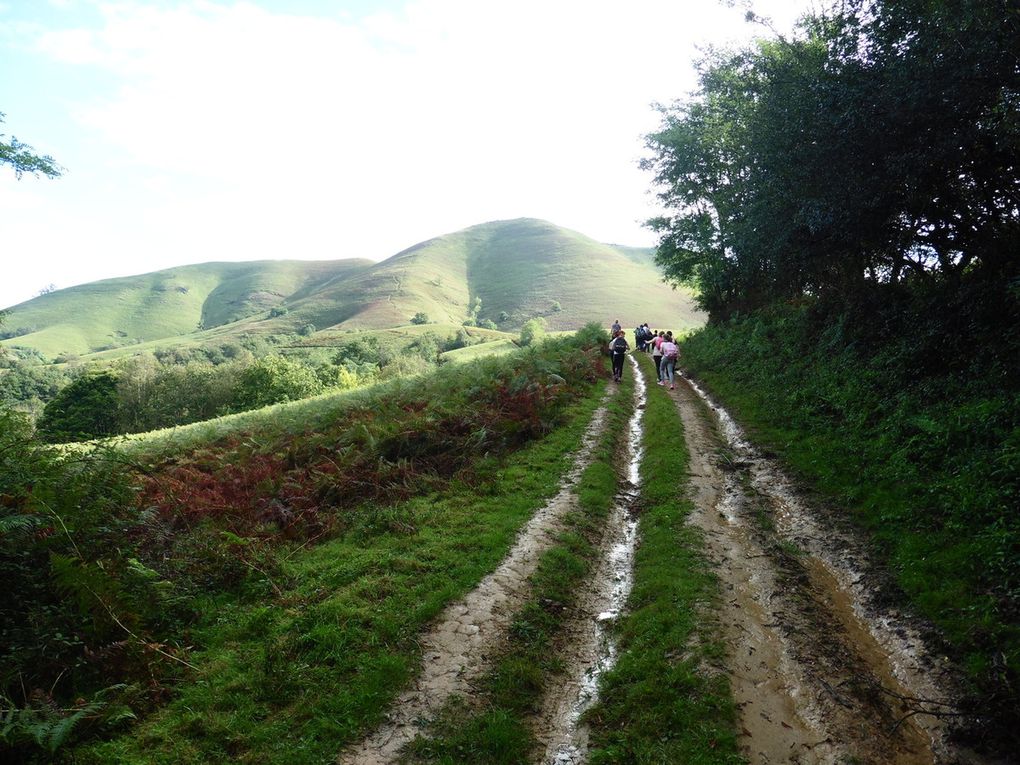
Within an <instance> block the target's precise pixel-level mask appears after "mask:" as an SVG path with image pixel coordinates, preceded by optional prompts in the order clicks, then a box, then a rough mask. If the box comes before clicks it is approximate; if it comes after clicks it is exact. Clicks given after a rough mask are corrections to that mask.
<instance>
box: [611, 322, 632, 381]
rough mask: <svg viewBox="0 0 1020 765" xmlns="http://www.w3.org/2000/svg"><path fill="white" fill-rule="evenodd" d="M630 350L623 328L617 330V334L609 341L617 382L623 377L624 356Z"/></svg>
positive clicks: (614, 376) (614, 375) (614, 377)
mask: <svg viewBox="0 0 1020 765" xmlns="http://www.w3.org/2000/svg"><path fill="white" fill-rule="evenodd" d="M629 350H630V345H629V344H628V343H627V338H626V337H624V334H623V330H622V329H619V330H617V331H616V336H615V337H614V338H613V339H612V340H610V341H609V355H610V356H611V357H612V359H613V380H615V381H616V382H620V380H622V379H623V358H624V356H626V355H627V351H629Z"/></svg>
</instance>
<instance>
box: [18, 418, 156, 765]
mask: <svg viewBox="0 0 1020 765" xmlns="http://www.w3.org/2000/svg"><path fill="white" fill-rule="evenodd" d="M112 456H113V455H112V454H111V453H110V452H109V450H106V449H96V450H94V451H93V452H91V453H89V454H74V455H72V454H67V453H64V452H61V451H59V450H56V449H53V448H51V447H47V446H45V445H43V444H41V443H40V442H38V441H37V440H36V439H35V438H33V436H32V431H31V427H30V426H29V424H28V422H27V421H26V420H25V419H24V418H23V417H21V416H20V415H17V414H15V413H12V412H10V411H6V410H0V487H3V488H2V493H0V577H3V581H4V583H5V587H4V588H3V590H2V591H0V703H2V706H3V709H2V710H0V752H5V753H6V755H7V757H8V758H11V757H14V758H15V759H14V760H13V761H22V760H21V758H22V757H25V758H26V759H30V752H32V751H40V750H41V751H44V752H47V753H52V752H54V751H55V750H56V749H58V748H60V747H61V746H63V745H64V744H66V743H67V742H68V741H70V740H71V739H72V738H76V737H80V736H82V735H86V734H94V733H95V732H98V731H101V730H105V729H107V728H109V727H111V726H116V725H117V724H119V723H121V722H123V721H124V720H126V719H128V718H129V717H130V716H131V715H132V713H131V711H130V709H129V707H128V705H129V704H130V705H134V706H136V707H139V708H143V707H145V706H146V705H148V704H149V703H151V702H152V701H153V700H154V699H155V698H158V697H159V695H160V693H162V681H163V679H165V678H167V677H168V675H169V674H172V673H173V672H174V662H173V660H172V656H173V653H174V652H175V650H176V649H174V648H172V647H170V646H168V645H159V644H157V643H156V642H155V641H152V640H151V638H150V637H149V636H150V634H151V633H150V630H152V629H155V628H157V625H158V626H159V627H163V628H165V626H166V625H167V623H168V622H171V621H172V620H173V618H174V609H173V608H172V607H170V604H169V603H168V601H167V599H166V597H165V590H164V585H165V583H164V582H161V581H160V580H159V578H158V577H154V576H151V573H152V572H151V571H149V570H148V569H146V568H145V567H144V566H142V565H141V564H140V563H138V562H137V561H134V562H133V561H132V559H131V558H130V548H131V546H132V545H131V542H130V537H129V535H128V533H127V532H128V529H130V528H131V527H132V526H133V525H134V524H136V523H137V516H136V511H135V509H134V500H135V495H134V494H133V492H132V491H131V489H130V484H129V482H128V480H127V475H126V471H125V470H124V469H123V468H122V467H121V464H120V462H119V461H118V460H116V459H113V458H112ZM126 677H131V678H133V679H137V680H139V681H144V687H142V686H139V685H130V686H129V685H125V684H122V683H119V682H118V680H117V679H118V678H126ZM111 680H112V681H113V682H114V685H110V682H111ZM85 699H91V700H89V701H86V700H85ZM6 761H12V760H11V759H7V760H6ZM45 761H51V760H50V759H49V758H48V757H47V758H46V759H45Z"/></svg>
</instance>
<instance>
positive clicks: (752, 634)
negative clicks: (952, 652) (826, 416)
mask: <svg viewBox="0 0 1020 765" xmlns="http://www.w3.org/2000/svg"><path fill="white" fill-rule="evenodd" d="M678 382H679V384H678V386H677V389H676V390H675V391H668V393H669V395H671V396H672V397H673V399H674V401H675V403H676V405H677V409H678V411H679V413H680V417H681V419H682V421H683V425H684V433H685V439H686V442H687V447H688V450H689V452H690V454H691V466H690V470H691V490H692V492H693V496H694V499H695V503H696V510H695V512H694V514H693V516H692V518H691V522H692V523H694V524H695V525H697V526H698V527H699V528H701V529H702V530H703V531H704V534H705V540H706V548H707V553H708V554H709V556H710V557H711V559H712V562H713V564H714V566H715V568H716V571H717V573H718V575H719V577H720V579H721V581H722V586H723V603H722V609H721V613H720V614H719V617H720V619H721V620H722V624H723V629H724V634H725V640H726V643H727V645H728V647H729V650H730V659H729V663H728V664H729V666H728V667H727V668H726V669H725V671H726V672H727V674H728V675H729V676H730V678H731V683H732V686H733V690H734V696H735V698H736V701H737V704H738V706H739V709H740V736H741V745H742V751H743V754H744V756H745V757H747V759H748V760H749V761H750V762H752V763H777V762H800V763H830V762H831V763H834V762H858V763H901V764H903V765H913V764H914V763H918V764H920V763H951V762H961V761H968V760H969V758H968V757H966V756H965V754H964V753H962V752H958V751H954V750H953V748H952V746H951V745H950V743H949V742H948V727H947V725H946V723H945V722H944V721H943V719H940V718H939V717H938V716H935V715H931V714H928V713H929V712H947V711H951V710H952V709H953V707H952V702H953V700H954V698H955V697H956V694H955V693H953V692H952V691H951V690H950V689H952V688H954V687H955V685H956V683H955V678H954V677H953V675H952V673H951V672H950V670H949V668H948V667H946V666H944V665H943V663H942V662H941V661H940V660H939V659H938V658H937V657H936V656H934V655H933V654H932V652H931V651H930V650H929V649H928V648H927V647H926V646H925V644H924V642H923V640H922V639H921V637H920V631H919V629H918V628H917V626H916V625H914V624H912V623H911V621H910V620H909V619H907V618H906V617H904V616H903V615H902V614H900V613H898V612H897V611H895V610H892V609H889V608H887V607H883V606H882V605H880V602H881V600H882V599H881V598H879V597H878V586H879V584H880V578H879V577H878V576H877V575H874V574H873V570H872V566H871V565H870V564H869V562H868V560H867V554H866V552H865V551H864V546H863V544H862V543H861V541H860V540H858V539H856V538H855V537H854V534H853V532H852V531H850V530H849V529H847V528H841V527H840V526H839V524H838V523H837V522H836V520H835V519H834V518H832V517H829V516H827V514H826V513H824V512H823V511H821V510H817V509H812V508H810V507H809V504H808V503H807V502H806V501H804V499H802V498H801V497H799V496H798V492H797V491H796V490H795V489H794V488H793V487H792V486H791V484H790V482H789V481H788V480H787V479H786V478H785V477H784V476H783V474H782V471H781V470H780V469H779V468H778V466H777V465H776V464H775V463H774V462H773V461H771V460H769V459H767V458H765V457H764V456H762V454H761V453H760V452H759V451H758V450H757V449H756V448H755V447H754V446H753V445H752V444H751V443H749V442H748V440H747V439H746V438H745V437H744V434H743V432H742V431H741V429H740V428H739V426H737V425H736V423H735V422H734V421H733V420H732V418H730V417H729V415H728V414H727V413H726V412H725V411H724V410H722V409H721V408H720V407H718V406H716V405H714V404H713V403H712V402H711V401H710V400H709V399H708V397H707V396H706V395H705V394H704V392H703V391H701V390H700V389H699V388H697V386H696V385H694V384H692V383H690V382H689V381H687V380H680V381H678ZM921 700H924V701H921Z"/></svg>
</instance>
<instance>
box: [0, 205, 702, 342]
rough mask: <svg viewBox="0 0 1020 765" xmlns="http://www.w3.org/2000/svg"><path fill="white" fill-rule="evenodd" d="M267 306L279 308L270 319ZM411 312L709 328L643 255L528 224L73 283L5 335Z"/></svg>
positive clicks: (109, 336)
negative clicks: (359, 256)
mask: <svg viewBox="0 0 1020 765" xmlns="http://www.w3.org/2000/svg"><path fill="white" fill-rule="evenodd" d="M479 301H480V302H479ZM476 306H477V309H475V307H476ZM273 308H279V309H280V315H278V316H275V317H270V316H269V312H270V310H271V309H273ZM282 309H286V312H283V310H282ZM417 313H424V314H426V315H427V316H428V317H429V319H430V320H431V321H433V322H438V323H441V324H453V325H460V324H461V323H462V322H464V321H465V320H467V319H469V318H471V317H472V316H473V318H475V319H477V320H479V321H482V320H486V319H488V320H491V321H493V322H495V323H497V324H498V325H499V328H500V329H502V330H510V331H513V330H516V329H517V328H518V327H520V325H521V324H522V323H523V322H525V321H526V320H528V319H530V318H532V317H535V316H541V317H544V318H545V320H546V321H547V323H548V326H549V328H550V329H551V330H567V329H575V328H577V327H580V326H582V325H584V324H586V323H587V322H589V321H597V322H599V323H602V324H608V323H609V322H610V321H612V319H614V318H617V317H619V318H620V319H621V320H622V321H623V323H624V324H625V325H628V326H630V325H634V324H636V323H638V322H639V321H647V322H649V323H650V324H652V325H653V326H657V327H669V328H672V329H674V330H681V329H685V328H690V327H695V326H700V325H701V324H702V323H703V316H702V314H701V313H699V312H698V311H697V310H696V309H695V308H694V307H693V301H692V299H691V296H690V295H689V294H688V293H685V292H683V291H674V290H673V289H672V288H670V287H668V286H667V285H665V284H663V283H662V281H661V278H660V276H659V275H658V273H657V272H656V270H655V268H654V265H653V263H652V256H651V252H650V251H649V250H646V249H639V248H633V247H621V246H616V245H607V244H600V243H599V242H596V241H594V240H593V239H590V238H589V237H586V236H584V235H583V234H580V233H578V232H575V231H570V230H567V229H563V228H560V227H557V226H555V225H553V224H551V223H547V222H545V221H539V220H534V219H527V218H522V219H518V220H510V221H497V222H492V223H484V224H481V225H478V226H472V227H470V228H467V229H464V230H463V231H458V232H456V233H452V234H447V235H444V236H440V237H437V238H435V239H430V240H428V241H425V242H421V243H419V244H416V245H414V246H413V247H410V248H408V249H406V250H404V251H402V252H400V253H397V254H396V255H394V256H392V257H391V258H389V259H387V260H384V261H382V262H380V263H376V264H373V263H370V262H369V261H366V260H339V261H318V262H316V261H258V262H250V263H205V264H200V265H192V266H183V267H181V268H175V269H170V270H166V271H158V272H155V273H150V274H143V275H140V276H133V277H125V278H120V279H107V280H104V281H99V282H93V283H90V284H85V285H81V286H77V287H71V288H68V289H65V290H59V291H56V292H53V293H50V294H47V295H42V296H40V297H37V298H34V299H33V300H29V301H27V302H25V303H22V304H20V305H17V306H14V307H13V309H11V315H10V317H9V318H8V320H7V323H6V328H7V329H8V330H13V331H18V336H17V337H12V338H10V339H8V340H5V341H4V343H5V344H7V345H18V346H22V347H28V348H34V349H36V350H38V351H40V352H41V353H42V354H43V355H45V356H47V357H49V358H51V359H52V358H56V357H58V356H62V355H68V354H79V355H84V354H88V353H95V352H99V351H104V350H107V351H109V350H110V349H117V348H126V347H128V346H130V347H131V348H132V349H135V348H136V347H137V349H138V350H141V349H142V348H146V349H151V348H153V347H154V346H157V345H162V344H169V343H174V344H193V343H197V344H218V343H222V342H224V341H227V340H231V339H236V338H237V337H239V336H241V335H243V334H248V333H251V334H260V335H281V334H292V333H294V332H296V331H298V330H299V329H301V328H303V327H306V326H307V325H309V324H311V325H314V327H315V328H316V329H317V330H319V332H320V333H321V337H322V340H323V341H324V342H329V338H331V337H332V336H333V335H335V333H336V331H337V330H340V331H345V330H358V329H372V330H377V329H386V328H391V327H396V326H400V325H405V324H407V323H408V322H409V320H410V319H411V317H412V316H414V315H415V314H417ZM25 330H27V331H25ZM324 330H332V331H333V332H332V333H330V332H328V331H324ZM142 344H144V345H142ZM104 355H109V354H104Z"/></svg>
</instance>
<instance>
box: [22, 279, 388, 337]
mask: <svg viewBox="0 0 1020 765" xmlns="http://www.w3.org/2000/svg"><path fill="white" fill-rule="evenodd" d="M368 263H369V261H363V260H346V261H255V262H250V263H204V264H200V265H191V266H181V267H180V268H174V269H168V270H165V271H156V272H153V273H148V274H141V275H139V276H130V277H123V278H119V279H105V280H103V281H98V282H91V283H89V284H83V285H79V286H77V287H69V288H67V289H64V290H58V291H56V292H52V293H50V294H47V295H41V296H40V297H37V298H34V299H33V300H29V301H27V302H25V303H21V304H19V305H17V306H14V307H13V308H12V309H11V316H10V317H9V318H8V320H7V326H8V327H10V328H19V327H27V328H32V329H34V330H35V331H33V332H30V333H28V334H24V335H21V336H19V337H17V338H13V339H11V340H8V341H5V342H6V344H8V345H23V346H29V347H33V348H37V349H39V350H40V351H41V352H42V353H44V354H45V355H47V356H51V357H52V356H57V355H60V354H85V353H88V352H90V351H94V350H96V349H99V348H105V347H109V346H121V345H131V344H135V343H139V342H145V341H153V340H163V339H167V338H175V337H178V336H182V335H188V334H190V333H193V332H195V331H196V330H198V329H199V328H200V327H205V328H210V327H215V326H221V325H223V324H227V323H229V322H234V321H237V320H239V319H243V318H245V317H248V316H251V315H252V314H258V313H264V312H265V311H267V310H268V309H269V308H270V307H272V306H273V305H277V304H280V303H282V302H283V300H284V298H286V297H287V296H289V295H292V294H294V293H299V292H300V291H302V290H306V289H307V288H308V286H309V285H310V284H318V283H322V282H325V281H327V280H329V279H331V278H336V277H337V276H341V275H344V274H348V273H350V272H352V271H357V270H359V269H361V268H363V267H364V266H365V265H367V264H368Z"/></svg>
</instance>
